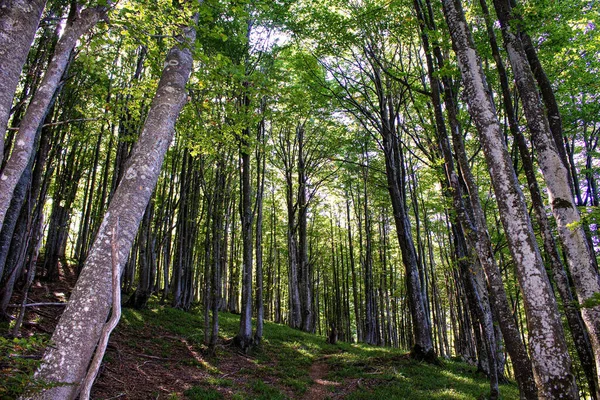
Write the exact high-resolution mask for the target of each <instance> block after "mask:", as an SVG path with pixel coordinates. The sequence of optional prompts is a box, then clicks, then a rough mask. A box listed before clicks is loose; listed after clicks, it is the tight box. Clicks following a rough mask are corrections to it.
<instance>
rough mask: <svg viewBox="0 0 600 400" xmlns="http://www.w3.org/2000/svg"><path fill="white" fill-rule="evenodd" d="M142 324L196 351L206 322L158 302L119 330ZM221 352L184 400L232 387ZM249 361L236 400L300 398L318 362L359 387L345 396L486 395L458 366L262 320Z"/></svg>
mask: <svg viewBox="0 0 600 400" xmlns="http://www.w3.org/2000/svg"><path fill="white" fill-rule="evenodd" d="M144 324H146V325H150V326H159V327H162V328H163V329H165V330H167V331H169V332H171V333H172V334H175V335H179V336H181V337H183V338H185V339H186V340H188V341H189V342H190V343H193V344H194V346H198V348H200V347H201V346H202V341H203V338H204V334H203V331H202V326H203V324H204V318H203V316H202V315H201V310H196V311H195V312H191V313H186V312H183V311H180V310H175V309H172V308H170V307H160V306H157V305H154V306H153V307H152V308H151V309H149V310H146V311H133V310H124V314H123V322H122V325H123V326H124V328H125V329H127V330H129V329H131V330H133V331H135V329H136V328H139V327H140V326H143V325H144ZM219 325H220V332H221V336H222V337H223V338H226V339H230V338H232V337H233V336H234V335H235V334H236V332H237V329H238V326H239V316H238V315H234V314H228V313H221V314H220V316H219ZM166 350H168V349H167V348H165V351H166ZM224 351H228V350H223V349H220V350H218V352H217V356H216V358H215V359H213V360H211V361H210V362H211V366H212V367H213V368H214V370H213V371H214V374H215V376H214V378H213V379H211V380H209V381H207V382H204V384H203V385H202V386H196V387H194V388H193V389H194V390H197V391H198V393H201V396H205V397H198V396H200V395H198V394H192V392H190V391H187V392H186V396H187V397H188V398H190V399H196V398H207V399H208V398H212V397H206V396H211V395H213V394H214V393H213V392H214V391H215V390H216V389H217V388H219V387H231V386H232V383H231V381H230V380H221V379H220V378H219V377H218V375H219V373H220V371H219V367H218V365H219V362H218V361H219V356H220V355H223V352H224ZM250 356H251V357H252V359H251V360H252V362H253V363H254V364H255V366H256V368H244V369H241V370H240V371H239V372H238V375H240V376H244V377H247V378H245V380H246V381H247V382H246V384H245V385H242V386H240V385H236V387H235V394H234V398H245V399H284V398H286V395H285V393H293V397H301V396H302V395H303V394H304V393H305V392H306V391H307V390H308V388H309V387H310V386H311V385H312V381H311V378H310V377H309V376H308V371H309V369H310V366H311V365H312V364H313V363H314V362H315V361H317V360H321V361H324V362H327V364H328V366H329V372H328V375H327V377H326V379H328V380H331V381H339V382H355V383H356V382H358V384H357V385H356V384H355V385H354V387H356V389H355V390H354V391H353V392H352V393H350V394H348V395H347V396H346V397H347V398H349V399H373V398H385V399H415V400H419V399H457V400H459V399H461V400H462V399H485V398H487V396H488V395H489V383H488V381H487V380H486V378H485V377H484V376H482V375H480V374H478V373H476V371H475V368H473V367H471V366H469V365H467V364H464V363H461V362H457V361H449V360H444V361H443V363H442V365H441V366H433V365H429V364H425V363H420V362H416V361H413V360H411V359H409V358H408V357H407V355H406V351H403V350H399V349H389V348H381V347H373V346H367V345H362V344H349V343H338V344H336V345H330V344H327V343H326V342H325V338H324V337H320V336H316V335H310V334H307V333H304V332H300V331H297V330H294V329H291V328H289V327H287V326H284V325H279V324H274V323H269V322H266V323H265V328H264V339H263V342H262V343H261V346H260V347H259V348H256V349H254V351H253V352H252V353H251V355H250ZM266 378H268V381H269V382H276V385H275V386H274V385H268V386H267V385H265V384H264V383H263V381H264V380H266ZM344 386H345V385H344V384H342V385H340V387H344ZM207 387H208V388H207ZM201 389H202V390H201ZM280 389H281V390H280ZM210 393H213V394H210ZM500 393H501V395H502V398H503V399H518V398H519V395H518V390H517V387H516V385H514V384H508V385H501V387H500ZM193 396H196V397H193Z"/></svg>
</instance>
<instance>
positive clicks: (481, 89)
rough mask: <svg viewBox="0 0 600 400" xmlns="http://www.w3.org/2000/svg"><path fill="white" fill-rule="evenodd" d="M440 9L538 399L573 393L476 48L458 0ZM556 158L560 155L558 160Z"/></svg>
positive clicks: (553, 309) (554, 311) (552, 303)
mask: <svg viewBox="0 0 600 400" xmlns="http://www.w3.org/2000/svg"><path fill="white" fill-rule="evenodd" d="M443 6H444V14H445V17H446V21H447V23H448V27H449V29H450V35H451V37H452V44H453V48H454V51H455V52H456V55H457V59H458V63H459V68H460V71H461V75H462V78H463V84H464V86H465V94H466V98H467V103H468V105H469V113H470V114H471V116H472V118H473V121H474V123H475V126H476V127H477V130H478V132H479V137H480V139H481V142H482V145H483V150H484V154H485V158H486V161H487V165H488V168H489V170H490V176H491V178H492V185H493V188H494V193H495V194H496V198H497V201H498V207H499V210H500V217H501V220H502V225H503V226H504V230H505V232H506V236H507V239H508V244H509V248H510V250H511V253H512V256H513V259H514V261H515V264H516V270H517V277H518V279H519V285H520V287H521V290H522V292H523V301H524V303H525V311H526V314H527V317H528V318H527V326H528V331H529V349H530V352H531V359H532V361H533V366H534V374H535V378H536V383H537V386H538V390H539V395H540V397H541V398H544V399H550V398H565V399H568V398H572V399H575V398H577V385H576V384H575V379H574V376H573V373H572V371H571V360H570V357H569V354H568V351H567V346H566V342H565V338H564V333H563V330H562V326H561V323H560V317H559V315H558V308H557V305H556V300H555V298H554V293H553V292H552V288H551V287H550V282H549V280H548V277H547V275H546V271H545V269H544V264H543V261H542V258H541V255H540V252H539V249H538V247H537V243H536V239H535V236H534V234H533V229H532V227H531V222H530V220H529V215H528V211H527V206H526V204H525V200H524V197H523V194H522V192H521V190H520V187H519V182H518V181H517V177H516V175H515V172H514V169H513V167H512V163H511V160H510V156H509V154H508V150H507V148H506V145H505V143H504V140H503V136H502V131H501V129H500V125H499V123H498V119H497V116H496V110H495V108H494V104H493V103H492V102H491V100H490V96H489V92H488V88H487V82H486V80H485V76H484V74H483V71H482V69H481V66H480V63H479V59H478V57H477V54H476V52H475V49H474V45H473V40H472V38H471V33H470V31H469V29H468V27H467V23H466V21H465V18H464V14H463V11H462V6H461V4H460V1H456V2H455V0H444V1H443ZM559 161H560V160H559Z"/></svg>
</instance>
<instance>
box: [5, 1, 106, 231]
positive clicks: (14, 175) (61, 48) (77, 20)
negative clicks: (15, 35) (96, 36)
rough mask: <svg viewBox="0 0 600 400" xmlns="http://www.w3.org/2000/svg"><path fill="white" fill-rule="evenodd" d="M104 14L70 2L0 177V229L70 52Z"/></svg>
mask: <svg viewBox="0 0 600 400" xmlns="http://www.w3.org/2000/svg"><path fill="white" fill-rule="evenodd" d="M106 11H107V7H105V6H98V7H93V8H86V9H85V10H83V11H82V10H81V6H80V5H79V4H77V3H76V2H73V5H72V11H71V13H70V14H69V19H68V21H67V26H66V27H65V31H64V32H63V34H62V36H61V37H60V39H59V40H58V43H57V44H56V48H55V50H54V55H53V56H52V61H51V62H50V64H49V65H48V68H47V69H46V73H45V74H44V78H43V79H42V82H41V84H40V87H39V89H38V90H37V91H36V93H35V95H34V96H33V98H32V99H31V102H30V103H29V106H28V107H27V111H26V112H25V115H24V116H23V120H22V121H21V124H20V126H19V132H18V134H17V136H16V138H15V145H14V148H13V150H12V153H11V155H10V158H9V159H8V161H7V163H6V166H5V167H4V169H3V170H2V175H1V176H0V228H1V227H2V224H3V223H4V217H5V216H6V212H7V210H8V207H9V205H10V200H11V198H12V195H13V192H14V189H15V187H16V186H17V183H18V182H19V179H20V178H21V175H22V174H23V171H24V170H25V168H26V167H27V163H28V162H29V159H30V158H31V154H32V152H33V150H34V149H33V147H34V142H35V134H36V132H37V131H38V129H39V128H40V125H41V124H42V121H43V120H44V118H45V117H46V113H47V112H48V109H49V106H50V103H51V102H52V98H53V97H54V93H55V92H56V89H57V88H58V86H59V84H60V79H61V77H62V76H63V73H64V72H65V69H66V68H67V65H68V63H69V58H70V57H71V52H72V51H73V49H74V48H75V45H76V44H77V41H78V40H79V38H80V37H81V36H82V35H84V34H85V33H86V32H87V31H89V30H90V29H91V28H92V27H94V26H95V25H96V24H97V23H98V21H100V20H101V19H103V18H105V16H106Z"/></svg>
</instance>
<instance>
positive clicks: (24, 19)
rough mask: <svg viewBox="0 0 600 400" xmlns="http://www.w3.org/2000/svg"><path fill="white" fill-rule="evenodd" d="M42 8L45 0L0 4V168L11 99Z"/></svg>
mask: <svg viewBox="0 0 600 400" xmlns="http://www.w3.org/2000/svg"><path fill="white" fill-rule="evenodd" d="M45 5H46V1H45V0H35V1H26V0H22V1H9V0H3V1H2V3H0V9H1V10H2V12H1V14H0V76H1V78H0V82H1V83H0V132H2V135H0V164H2V161H3V157H4V132H6V127H7V125H8V119H9V117H10V114H11V108H12V104H13V96H14V95H15V91H16V89H17V85H18V84H19V77H20V75H21V70H22V69H23V64H25V60H26V58H27V53H29V48H30V47H31V43H32V42H33V37H34V35H35V31H36V30H37V27H38V24H39V22H40V18H41V16H42V11H43V10H44V6H45Z"/></svg>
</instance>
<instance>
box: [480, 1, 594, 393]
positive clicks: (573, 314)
mask: <svg viewBox="0 0 600 400" xmlns="http://www.w3.org/2000/svg"><path fill="white" fill-rule="evenodd" d="M480 4H481V9H482V11H483V13H484V17H485V23H486V28H487V31H488V40H489V42H490V47H491V50H492V55H493V56H494V60H495V62H496V69H497V70H498V76H499V78H500V85H501V88H502V100H503V104H504V109H505V112H506V115H507V119H508V123H509V128H510V131H511V133H512V135H513V137H514V139H515V143H516V144H517V147H518V149H519V153H520V155H521V161H522V163H523V171H524V172H525V176H526V178H527V186H528V188H529V193H530V195H531V203H532V206H533V210H534V213H535V217H536V220H537V222H538V228H539V230H540V236H541V238H542V242H543V245H544V250H545V252H546V256H547V257H548V261H547V262H548V263H549V265H550V271H552V278H553V281H554V283H555V284H556V289H557V290H558V293H559V294H560V297H561V299H562V302H563V308H564V313H565V316H566V319H567V322H568V324H569V328H570V330H571V334H572V335H573V342H574V344H575V349H576V350H577V354H578V355H579V360H580V362H581V367H582V369H583V370H584V373H585V375H586V378H587V381H588V385H589V388H590V393H591V394H592V397H593V398H600V392H599V391H598V375H597V372H596V371H597V368H596V365H595V364H594V356H593V354H592V347H591V342H590V339H589V336H588V333H587V331H586V329H585V326H584V323H583V320H582V318H581V315H580V313H579V310H578V307H577V305H576V304H575V303H574V299H573V294H572V292H571V288H570V285H569V280H568V277H567V272H566V271H565V268H564V265H563V262H562V260H561V257H560V254H559V253H558V248H557V245H556V241H555V240H554V236H553V234H552V230H551V227H550V222H549V221H548V217H547V216H546V210H545V208H544V202H543V200H542V196H541V193H540V188H539V186H538V183H537V178H536V176H535V167H534V165H533V160H532V157H531V155H530V154H529V148H528V146H527V142H526V141H525V136H524V135H523V133H522V132H521V130H520V129H519V125H518V122H517V118H516V113H515V110H514V107H513V103H512V99H511V93H510V88H509V81H508V75H507V73H506V68H505V67H504V62H503V61H502V58H501V56H500V49H499V46H498V42H497V40H496V34H495V32H494V28H493V21H492V20H491V18H490V15H489V10H488V7H487V3H486V0H480ZM526 39H527V40H529V37H528V36H527V37H526ZM527 40H525V41H524V43H523V45H524V47H525V51H526V52H527V56H528V58H529V62H530V65H533V64H532V60H531V57H530V55H529V51H528V50H527V48H528V46H527V44H526V42H527ZM529 44H531V43H530V40H529ZM532 50H533V55H532V56H533V57H534V58H535V59H536V60H537V56H536V55H535V49H532ZM536 65H537V68H538V70H539V69H541V65H539V61H538V63H537V64H536ZM533 69H534V74H535V75H536V77H537V75H541V76H542V77H545V74H544V73H543V71H538V72H537V73H536V68H533ZM546 81H547V78H546ZM538 82H539V79H538ZM548 87H549V82H548ZM551 90H552V89H551V88H550V91H551ZM542 93H545V90H544V88H542ZM549 95H551V97H552V98H553V97H554V95H553V94H552V93H550V94H549ZM554 103H555V102H554ZM546 104H547V103H546ZM551 109H554V110H555V113H553V114H551V115H552V117H551V119H550V121H551V122H550V129H551V130H552V132H553V135H554V139H555V141H556V138H557V137H559V138H561V139H560V141H558V142H557V149H558V150H559V153H561V146H562V145H563V143H562V126H561V123H560V114H559V113H558V107H556V106H555V107H554V108H552V107H550V108H548V112H549V113H550V111H551ZM556 130H558V134H557V132H555V131H556ZM562 152H563V153H564V148H563V149H562ZM561 154H562V153H561ZM561 159H562V160H563V163H564V164H565V165H568V164H567V163H566V157H565V159H563V156H562V155H561Z"/></svg>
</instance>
